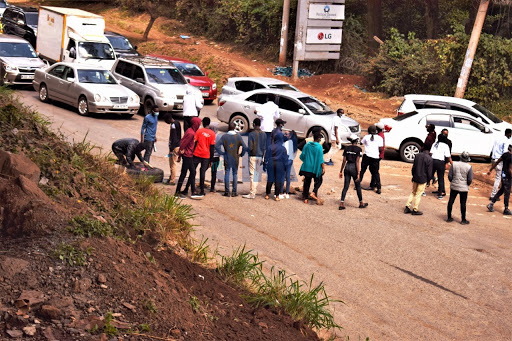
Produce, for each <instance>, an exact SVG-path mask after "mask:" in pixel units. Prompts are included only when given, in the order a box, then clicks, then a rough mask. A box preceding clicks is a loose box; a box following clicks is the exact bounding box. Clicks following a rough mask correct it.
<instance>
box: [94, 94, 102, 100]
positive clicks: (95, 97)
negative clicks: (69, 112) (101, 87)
mask: <svg viewBox="0 0 512 341" xmlns="http://www.w3.org/2000/svg"><path fill="white" fill-rule="evenodd" d="M94 102H101V95H100V94H96V95H94Z"/></svg>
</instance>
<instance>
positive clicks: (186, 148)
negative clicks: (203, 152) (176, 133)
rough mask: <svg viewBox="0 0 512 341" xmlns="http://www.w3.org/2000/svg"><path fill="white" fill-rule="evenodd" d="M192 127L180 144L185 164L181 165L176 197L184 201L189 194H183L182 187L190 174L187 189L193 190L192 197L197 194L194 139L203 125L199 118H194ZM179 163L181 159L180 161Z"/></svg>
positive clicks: (181, 155) (181, 156)
mask: <svg viewBox="0 0 512 341" xmlns="http://www.w3.org/2000/svg"><path fill="white" fill-rule="evenodd" d="M190 123H191V126H190V128H188V129H187V131H186V132H185V134H184V135H183V137H182V139H181V143H180V151H179V152H180V158H183V164H182V165H181V173H180V178H179V179H178V185H177V186H176V193H175V194H174V195H176V196H179V197H180V198H182V199H184V198H185V196H186V195H187V192H181V186H183V182H184V181H185V177H186V176H187V172H188V181H187V187H188V186H190V187H191V189H192V195H194V194H196V184H195V182H196V181H195V179H196V168H195V167H194V148H195V142H194V138H195V135H196V131H197V130H198V129H199V126H200V125H201V120H200V119H199V117H192V120H191V122H190ZM178 162H179V159H178Z"/></svg>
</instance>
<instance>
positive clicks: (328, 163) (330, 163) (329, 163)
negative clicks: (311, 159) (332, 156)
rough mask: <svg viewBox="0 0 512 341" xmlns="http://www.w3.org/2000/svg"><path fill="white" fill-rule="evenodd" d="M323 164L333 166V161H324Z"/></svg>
mask: <svg viewBox="0 0 512 341" xmlns="http://www.w3.org/2000/svg"><path fill="white" fill-rule="evenodd" d="M325 164H326V165H327V166H334V162H332V161H329V162H325Z"/></svg>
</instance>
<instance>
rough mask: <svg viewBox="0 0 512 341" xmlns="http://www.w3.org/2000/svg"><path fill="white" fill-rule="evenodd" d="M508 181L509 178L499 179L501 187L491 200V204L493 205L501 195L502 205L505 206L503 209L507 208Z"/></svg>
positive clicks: (508, 195) (508, 196) (508, 198)
mask: <svg viewBox="0 0 512 341" xmlns="http://www.w3.org/2000/svg"><path fill="white" fill-rule="evenodd" d="M510 182H511V181H510V179H509V178H501V187H500V190H499V191H498V193H496V195H495V196H494V198H492V203H493V204H494V203H495V202H496V201H497V200H498V199H499V198H500V196H501V195H502V194H504V196H503V203H504V205H505V209H507V208H508V201H509V200H510Z"/></svg>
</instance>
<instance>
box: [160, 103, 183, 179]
mask: <svg viewBox="0 0 512 341" xmlns="http://www.w3.org/2000/svg"><path fill="white" fill-rule="evenodd" d="M165 123H167V124H169V125H170V131H169V168H170V171H171V175H170V176H169V180H168V181H167V182H164V184H168V185H175V184H176V183H175V182H174V180H175V179H176V164H177V163H178V157H179V151H180V142H181V124H180V122H179V121H177V120H176V119H175V118H174V116H173V115H172V114H171V113H169V114H167V116H166V117H165Z"/></svg>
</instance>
